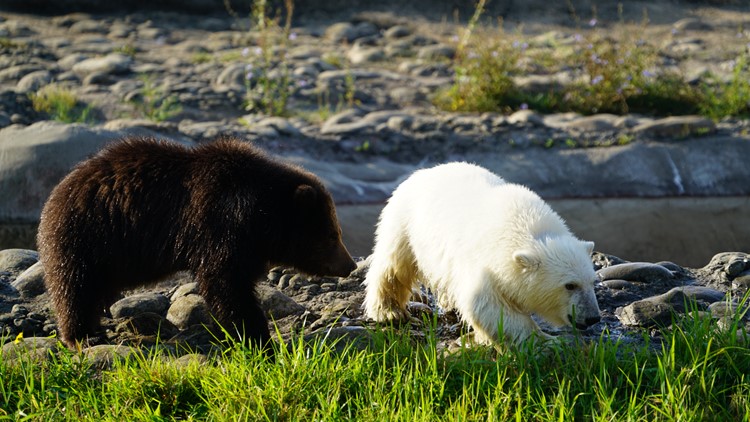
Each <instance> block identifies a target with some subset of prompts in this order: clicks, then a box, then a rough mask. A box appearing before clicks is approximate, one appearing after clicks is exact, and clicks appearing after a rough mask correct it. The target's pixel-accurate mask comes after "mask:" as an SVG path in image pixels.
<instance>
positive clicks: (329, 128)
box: [320, 110, 411, 135]
mask: <svg viewBox="0 0 750 422" xmlns="http://www.w3.org/2000/svg"><path fill="white" fill-rule="evenodd" d="M355 116H356V114H355V115H352V114H351V113H350V112H347V114H346V115H341V114H338V115H334V116H332V117H330V118H329V119H328V120H326V121H325V122H324V123H323V125H322V126H321V128H320V132H321V133H324V134H337V135H351V134H355V133H358V132H361V131H364V130H368V129H370V130H372V129H374V128H375V126H377V125H379V124H382V123H386V122H387V121H388V120H389V119H391V118H393V117H406V118H408V117H411V116H410V115H409V114H408V113H404V112H402V111H398V110H380V111H373V112H371V113H368V114H366V115H365V116H363V117H362V118H361V119H356V118H355ZM349 119H351V120H352V121H350V122H346V120H349Z"/></svg>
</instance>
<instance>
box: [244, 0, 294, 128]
mask: <svg viewBox="0 0 750 422" xmlns="http://www.w3.org/2000/svg"><path fill="white" fill-rule="evenodd" d="M284 8H285V9H286V14H285V19H284V24H283V26H281V25H280V24H279V21H280V19H279V18H278V17H277V18H272V17H270V4H269V2H268V1H267V0H255V2H254V3H253V7H252V14H251V17H252V21H253V24H254V27H255V28H256V29H257V31H258V38H257V46H256V47H255V48H252V49H251V48H250V47H246V48H245V49H243V51H242V56H243V57H246V58H250V59H251V62H250V63H249V64H248V65H247V66H246V69H245V70H246V75H245V76H246V77H245V86H246V89H247V94H246V98H245V109H246V110H248V111H256V110H257V111H260V112H263V113H266V114H269V115H273V116H281V115H284V114H286V113H287V104H288V101H289V97H290V96H291V94H292V92H293V91H294V89H295V85H294V83H293V81H292V77H291V75H290V71H289V66H288V64H287V62H286V52H287V49H288V46H289V42H290V41H291V40H293V39H294V38H295V37H296V34H293V33H292V32H291V24H292V13H293V12H294V2H293V1H292V0H284Z"/></svg>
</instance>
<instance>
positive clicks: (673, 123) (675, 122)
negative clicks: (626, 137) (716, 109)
mask: <svg viewBox="0 0 750 422" xmlns="http://www.w3.org/2000/svg"><path fill="white" fill-rule="evenodd" d="M715 131H716V124H715V123H714V122H713V121H712V120H711V119H708V118H705V117H702V116H672V117H665V118H663V119H658V120H655V121H652V122H649V123H643V124H640V125H638V126H636V127H634V128H633V132H634V133H637V134H640V135H645V136H650V137H655V138H673V139H681V138H687V137H690V136H696V135H700V136H703V135H708V134H711V133H713V132H715Z"/></svg>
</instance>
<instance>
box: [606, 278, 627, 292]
mask: <svg viewBox="0 0 750 422" xmlns="http://www.w3.org/2000/svg"><path fill="white" fill-rule="evenodd" d="M602 286H604V287H606V288H608V289H613V290H625V289H627V288H629V287H631V286H632V284H631V283H630V282H629V281H627V280H618V279H611V280H605V281H602Z"/></svg>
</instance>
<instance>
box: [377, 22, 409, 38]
mask: <svg viewBox="0 0 750 422" xmlns="http://www.w3.org/2000/svg"><path fill="white" fill-rule="evenodd" d="M411 34H412V31H411V29H410V28H409V27H408V26H406V25H394V26H392V27H390V28H388V29H386V30H385V32H384V33H383V36H384V37H386V38H391V39H392V38H403V37H407V36H409V35H411Z"/></svg>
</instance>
